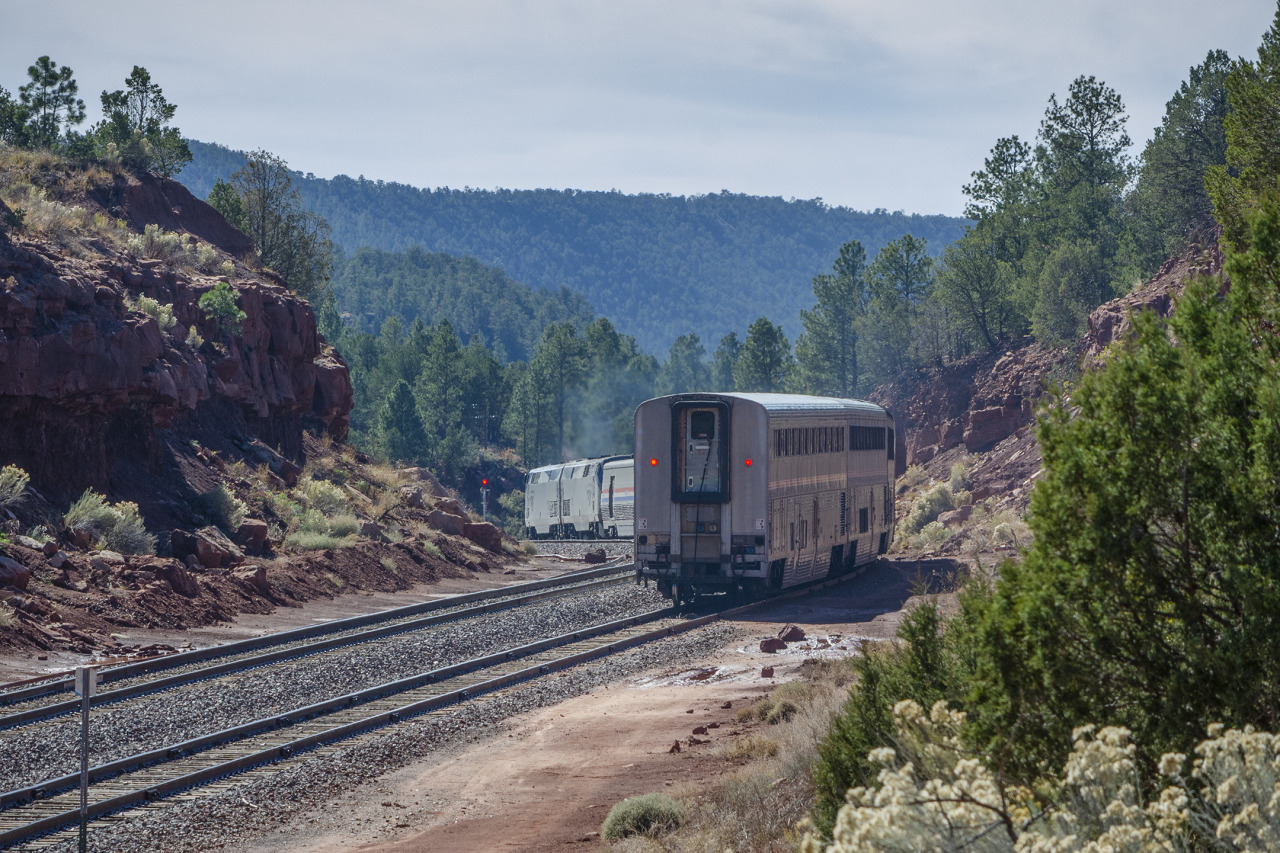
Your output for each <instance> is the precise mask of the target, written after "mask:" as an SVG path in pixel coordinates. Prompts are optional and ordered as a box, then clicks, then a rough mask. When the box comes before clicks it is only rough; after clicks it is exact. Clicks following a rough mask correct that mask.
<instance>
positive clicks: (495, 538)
mask: <svg viewBox="0 0 1280 853" xmlns="http://www.w3.org/2000/svg"><path fill="white" fill-rule="evenodd" d="M462 535H463V536H465V537H467V538H468V539H470V540H471V541H472V542H474V543H476V544H477V545H479V546H480V547H481V548H484V549H485V550H486V551H492V552H493V553H495V554H501V553H502V531H501V530H499V529H498V528H497V527H495V526H494V525H493V524H492V523H491V522H488V521H477V522H466V523H464V524H463V525H462Z"/></svg>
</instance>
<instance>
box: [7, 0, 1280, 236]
mask: <svg viewBox="0 0 1280 853" xmlns="http://www.w3.org/2000/svg"><path fill="white" fill-rule="evenodd" d="M1211 9H1212V11H1210V10H1211ZM1275 11H1276V3H1275V2H1266V0H1217V2H1216V3H1214V4H1206V3H1204V2H1203V0H1059V2H1053V3H1050V2H1045V0H973V2H956V0H892V2H885V1H884V0H881V2H871V1H870V0H843V2H840V0H647V2H625V0H623V2H618V0H537V2H522V0H468V2H452V3H444V2H431V0H425V2H389V1H387V2H379V0H365V2H354V0H346V2H333V0H308V2H275V0H255V2H244V0H221V2H218V3H201V4H194V3H182V2H173V0H160V1H159V2H134V0H115V2H91V0H77V1H76V2H70V0H0V86H3V87H4V88H6V89H8V90H9V91H10V92H11V93H12V92H15V91H16V89H17V87H18V86H19V85H21V84H22V83H24V82H25V81H26V68H27V66H28V65H29V64H30V63H31V62H32V61H33V60H34V59H35V58H36V57H37V56H40V55H42V54H49V55H50V56H51V57H52V58H53V59H54V60H55V61H57V62H59V63H60V64H64V65H70V66H71V67H72V68H73V69H74V71H75V75H76V78H77V80H78V81H79V83H80V88H81V92H80V93H81V96H82V97H83V98H84V99H85V102H86V104H87V105H88V107H89V110H90V120H96V118H97V117H98V109H97V108H98V94H99V93H100V92H101V91H102V90H103V89H117V88H120V87H121V86H122V85H123V81H124V78H125V76H126V75H127V74H128V73H129V71H130V69H131V68H132V67H133V66H134V65H142V66H144V67H146V68H147V69H148V70H149V71H150V72H151V74H152V78H153V79H154V81H155V82H157V83H159V84H160V85H161V86H162V87H163V88H164V92H165V95H166V96H167V97H168V98H169V100H170V101H171V102H173V103H176V104H177V105H178V113H177V116H176V118H175V124H176V125H177V126H178V127H180V128H181V130H182V132H183V133H184V134H185V135H187V136H190V137H194V138H196V139H201V140H204V141H209V142H219V143H222V144H224V145H228V146H230V147H232V148H241V149H246V150H248V149H254V148H265V149H267V150H269V151H272V152H273V153H275V154H277V155H279V156H281V157H283V158H284V159H285V160H287V161H288V162H289V164H290V166H292V167H293V168H295V169H299V170H301V171H304V172H314V173H315V174H317V175H320V176H322V177H330V176H332V175H335V174H340V173H345V174H348V175H352V176H356V175H361V174H363V175H364V176H365V177H368V178H376V179H383V180H388V181H400V182H403V183H409V184H414V185H416V186H431V187H434V186H453V187H462V186H472V187H482V188H493V187H509V188H516V189H527V188H534V187H552V188H567V187H572V188H578V189H618V190H621V191H623V192H628V193H634V192H668V193H672V194H680V195H684V194H693V193H706V192H718V191H720V190H721V189H728V190H730V191H733V192H744V193H751V194H756V195H776V196H782V197H784V198H790V197H795V198H814V197H822V198H823V199H825V200H826V201H827V202H828V203H830V204H840V205H846V206H849V207H853V208H857V209H860V210H870V209H873V208H877V207H883V208H887V209H889V210H898V209H901V210H905V211H908V212H918V213H946V214H955V215H958V214H960V213H961V210H962V208H963V205H964V202H963V196H962V194H961V190H960V188H961V185H962V184H964V183H965V182H966V181H967V180H968V178H969V174H970V172H972V171H974V170H975V169H979V168H981V166H982V160H983V157H984V156H985V155H986V154H987V153H988V152H989V151H990V149H991V145H992V143H994V142H995V140H996V139H997V138H999V137H1001V136H1007V135H1010V134H1015V133H1016V134H1019V135H1020V136H1022V137H1023V138H1031V137H1034V135H1035V132H1036V129H1037V127H1038V125H1039V121H1040V118H1041V116H1042V115H1043V113H1044V108H1045V105H1046V103H1047V101H1048V98H1049V95H1050V93H1055V92H1056V93H1058V95H1059V97H1060V98H1061V97H1063V96H1065V93H1066V91H1067V87H1068V85H1069V84H1070V82H1071V81H1072V80H1073V79H1074V78H1075V77H1077V76H1079V75H1081V74H1092V75H1094V76H1096V77H1098V78H1099V79H1101V80H1104V81H1105V82H1106V83H1108V84H1109V85H1111V86H1112V87H1113V88H1115V89H1116V90H1117V91H1118V92H1119V93H1120V95H1121V97H1122V98H1123V99H1124V103H1125V105H1126V107H1127V109H1128V113H1129V117H1130V119H1129V133H1130V136H1132V137H1133V139H1134V142H1135V147H1134V148H1135V150H1134V153H1135V154H1136V153H1137V152H1139V151H1140V150H1141V146H1142V144H1143V143H1144V142H1145V141H1146V140H1147V139H1148V138H1149V137H1150V135H1151V130H1152V128H1154V127H1155V126H1156V125H1157V124H1159V121H1160V117H1161V115H1162V114H1163V111H1164V105H1165V102H1166V101H1167V100H1168V99H1169V97H1170V96H1171V95H1172V94H1173V92H1174V91H1175V90H1176V89H1177V87H1178V85H1179V84H1180V83H1181V82H1182V81H1183V80H1184V79H1185V78H1186V75H1187V70H1188V68H1190V67H1191V66H1192V65H1195V64H1198V63H1200V62H1201V61H1203V60H1204V57H1205V54H1206V53H1207V52H1208V51H1209V50H1210V49H1213V48H1222V49H1224V50H1226V51H1227V52H1228V53H1230V54H1231V55H1232V56H1241V55H1245V56H1248V57H1250V58H1252V57H1254V56H1255V52H1256V50H1257V46H1258V44H1259V41H1260V39H1261V35H1262V33H1263V32H1265V31H1266V29H1267V28H1268V27H1269V26H1270V24H1271V21H1272V18H1273V16H1274V14H1275Z"/></svg>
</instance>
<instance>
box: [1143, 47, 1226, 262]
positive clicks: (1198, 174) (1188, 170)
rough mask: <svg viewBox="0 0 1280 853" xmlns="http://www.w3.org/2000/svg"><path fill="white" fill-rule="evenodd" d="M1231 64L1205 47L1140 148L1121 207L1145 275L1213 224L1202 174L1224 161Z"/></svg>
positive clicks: (1217, 53) (1221, 55)
mask: <svg viewBox="0 0 1280 853" xmlns="http://www.w3.org/2000/svg"><path fill="white" fill-rule="evenodd" d="M1231 67H1232V66H1231V58H1230V57H1229V56H1228V55H1227V53H1226V51H1223V50H1212V51H1209V54H1208V56H1206V57H1205V60H1204V62H1203V63H1201V64H1200V65H1197V66H1195V67H1194V68H1192V69H1191V71H1190V72H1189V73H1188V75H1187V79H1186V81H1185V82H1183V83H1182V85H1181V86H1180V87H1179V88H1178V91H1177V92H1176V93H1175V94H1174V96H1173V97H1172V98H1171V99H1170V100H1169V102H1168V104H1167V105H1166V106H1165V113H1164V118H1163V119H1162V120H1161V123H1160V126H1159V127H1157V128H1156V129H1155V134H1154V135H1153V136H1152V138H1151V141H1150V142H1148V143H1147V147H1146V148H1145V149H1144V150H1143V152H1142V166H1141V169H1140V171H1139V173H1138V180H1137V183H1136V185H1135V186H1134V191H1133V193H1132V194H1131V195H1130V197H1129V199H1128V200H1127V207H1128V210H1129V212H1130V216H1131V219H1132V224H1131V226H1130V230H1131V232H1132V233H1133V235H1134V240H1135V242H1136V243H1137V245H1138V251H1139V252H1140V253H1141V259H1142V264H1143V267H1144V270H1145V274H1150V273H1153V272H1154V271H1155V269H1156V268H1158V267H1159V265H1160V264H1162V263H1164V261H1165V260H1166V259H1167V258H1170V257H1172V256H1174V255H1176V254H1177V253H1178V252H1179V251H1181V250H1182V249H1183V248H1184V247H1185V245H1186V241H1187V237H1188V235H1191V234H1195V233H1197V232H1200V231H1204V230H1206V229H1209V228H1212V227H1213V226H1214V225H1215V224H1216V223H1215V222H1214V219H1213V203H1212V202H1211V201H1210V200H1209V193H1208V191H1207V190H1206V188H1205V177H1206V174H1207V173H1208V171H1209V169H1210V168H1211V167H1214V166H1221V165H1223V164H1225V163H1226V161H1227V135H1226V128H1225V126H1224V124H1223V122H1224V121H1225V119H1226V117H1227V114H1228V111H1229V106H1228V100H1227V75H1228V73H1230V71H1231Z"/></svg>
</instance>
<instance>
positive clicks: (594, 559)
mask: <svg viewBox="0 0 1280 853" xmlns="http://www.w3.org/2000/svg"><path fill="white" fill-rule="evenodd" d="M582 559H583V560H584V561H585V562H588V563H603V562H604V561H605V560H607V559H609V556H608V555H607V554H605V552H604V549H603V548H593V549H592V550H590V551H588V552H587V553H585V554H583V555H582Z"/></svg>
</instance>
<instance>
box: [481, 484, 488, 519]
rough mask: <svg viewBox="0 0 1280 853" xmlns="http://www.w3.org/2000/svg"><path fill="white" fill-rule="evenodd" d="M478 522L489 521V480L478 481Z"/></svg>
mask: <svg viewBox="0 0 1280 853" xmlns="http://www.w3.org/2000/svg"><path fill="white" fill-rule="evenodd" d="M480 520H481V521H488V520H489V478H488V477H485V478H484V479H483V480H481V481H480Z"/></svg>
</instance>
